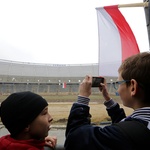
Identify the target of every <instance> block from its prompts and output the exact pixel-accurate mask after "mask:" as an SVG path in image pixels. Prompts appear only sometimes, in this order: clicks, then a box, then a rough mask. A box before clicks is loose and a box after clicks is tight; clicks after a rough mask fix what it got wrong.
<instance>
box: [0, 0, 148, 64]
mask: <svg viewBox="0 0 150 150" xmlns="http://www.w3.org/2000/svg"><path fill="white" fill-rule="evenodd" d="M136 2H143V1H142V0H113V1H112V0H0V53H1V54H0V59H7V60H14V61H22V62H38V63H54V64H82V63H97V62H98V31H97V30H98V29H97V14H96V10H95V8H96V7H100V6H107V5H112V4H121V3H123V4H125V3H136ZM120 10H121V11H122V12H123V14H124V15H125V18H126V19H127V21H129V24H130V26H131V27H132V29H133V31H134V34H135V36H136V39H137V41H138V44H139V47H140V49H141V51H147V50H148V49H149V46H148V37H147V29H146V23H145V16H144V10H143V8H130V9H126V8H121V9H120Z"/></svg>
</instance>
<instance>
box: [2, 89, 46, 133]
mask: <svg viewBox="0 0 150 150" xmlns="http://www.w3.org/2000/svg"><path fill="white" fill-rule="evenodd" d="M46 106H48V103H47V101H46V100H45V99H43V98H42V97H41V96H40V95H37V94H35V93H32V92H28V91H27V92H18V93H13V94H11V95H10V96H8V97H7V98H6V99H5V100H4V101H3V102H2V103H1V107H0V116H1V120H2V123H3V124H4V125H5V127H6V128H7V129H8V131H9V132H10V133H11V135H13V136H15V135H16V134H18V133H19V132H21V131H22V130H23V129H24V128H25V127H27V126H28V125H29V124H30V123H31V122H32V121H33V120H34V119H35V118H36V117H37V116H38V115H39V114H40V113H41V111H42V110H43V109H44V108H45V107H46Z"/></svg>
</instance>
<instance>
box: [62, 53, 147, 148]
mask: <svg viewBox="0 0 150 150" xmlns="http://www.w3.org/2000/svg"><path fill="white" fill-rule="evenodd" d="M100 85H101V86H100V87H99V90H100V92H102V95H103V97H104V99H105V101H104V105H105V106H106V110H107V112H108V115H109V116H110V117H111V120H112V124H111V125H108V126H105V127H103V128H102V127H100V126H96V125H92V124H91V122H90V118H89V116H91V115H90V107H89V106H88V104H89V102H90V98H89V96H90V95H91V87H92V76H89V75H87V76H86V77H85V78H84V80H83V81H82V83H81V84H80V86H79V95H78V99H77V102H75V103H73V105H72V108H71V110H70V114H69V117H68V122H67V128H66V140H65V144H64V146H65V150H141V149H144V150H145V149H147V147H149V139H150V53H149V52H143V53H139V54H136V55H133V56H131V57H129V58H127V59H126V60H125V61H124V62H123V63H122V64H121V66H120V67H119V69H118V81H117V82H114V83H112V86H113V87H114V88H115V89H116V90H117V92H118V93H119V95H120V98H121V100H122V103H123V105H124V106H126V107H129V108H132V109H133V113H132V114H131V115H130V116H126V114H125V111H124V110H123V108H121V107H120V105H119V104H118V103H117V102H115V101H114V100H113V99H112V98H111V97H110V95H109V93H108V91H107V84H106V80H104V83H100Z"/></svg>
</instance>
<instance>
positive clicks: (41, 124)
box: [28, 107, 53, 139]
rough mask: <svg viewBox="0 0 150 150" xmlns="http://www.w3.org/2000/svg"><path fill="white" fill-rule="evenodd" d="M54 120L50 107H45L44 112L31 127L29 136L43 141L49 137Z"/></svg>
mask: <svg viewBox="0 0 150 150" xmlns="http://www.w3.org/2000/svg"><path fill="white" fill-rule="evenodd" d="M52 120H53V118H52V117H51V116H50V114H49V113H48V107H45V108H44V109H43V111H42V112H41V113H40V114H39V115H38V116H37V117H36V118H35V120H34V121H33V122H32V123H31V124H30V125H29V131H28V132H29V135H30V137H31V138H32V139H43V138H45V137H46V136H47V135H48V131H49V130H50V125H51V121H52Z"/></svg>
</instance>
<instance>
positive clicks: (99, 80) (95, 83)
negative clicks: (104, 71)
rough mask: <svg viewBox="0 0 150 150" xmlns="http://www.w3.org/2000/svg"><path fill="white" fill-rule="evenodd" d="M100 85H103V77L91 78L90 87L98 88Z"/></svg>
mask: <svg viewBox="0 0 150 150" xmlns="http://www.w3.org/2000/svg"><path fill="white" fill-rule="evenodd" d="M100 83H104V78H103V77H93V78H92V87H100Z"/></svg>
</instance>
